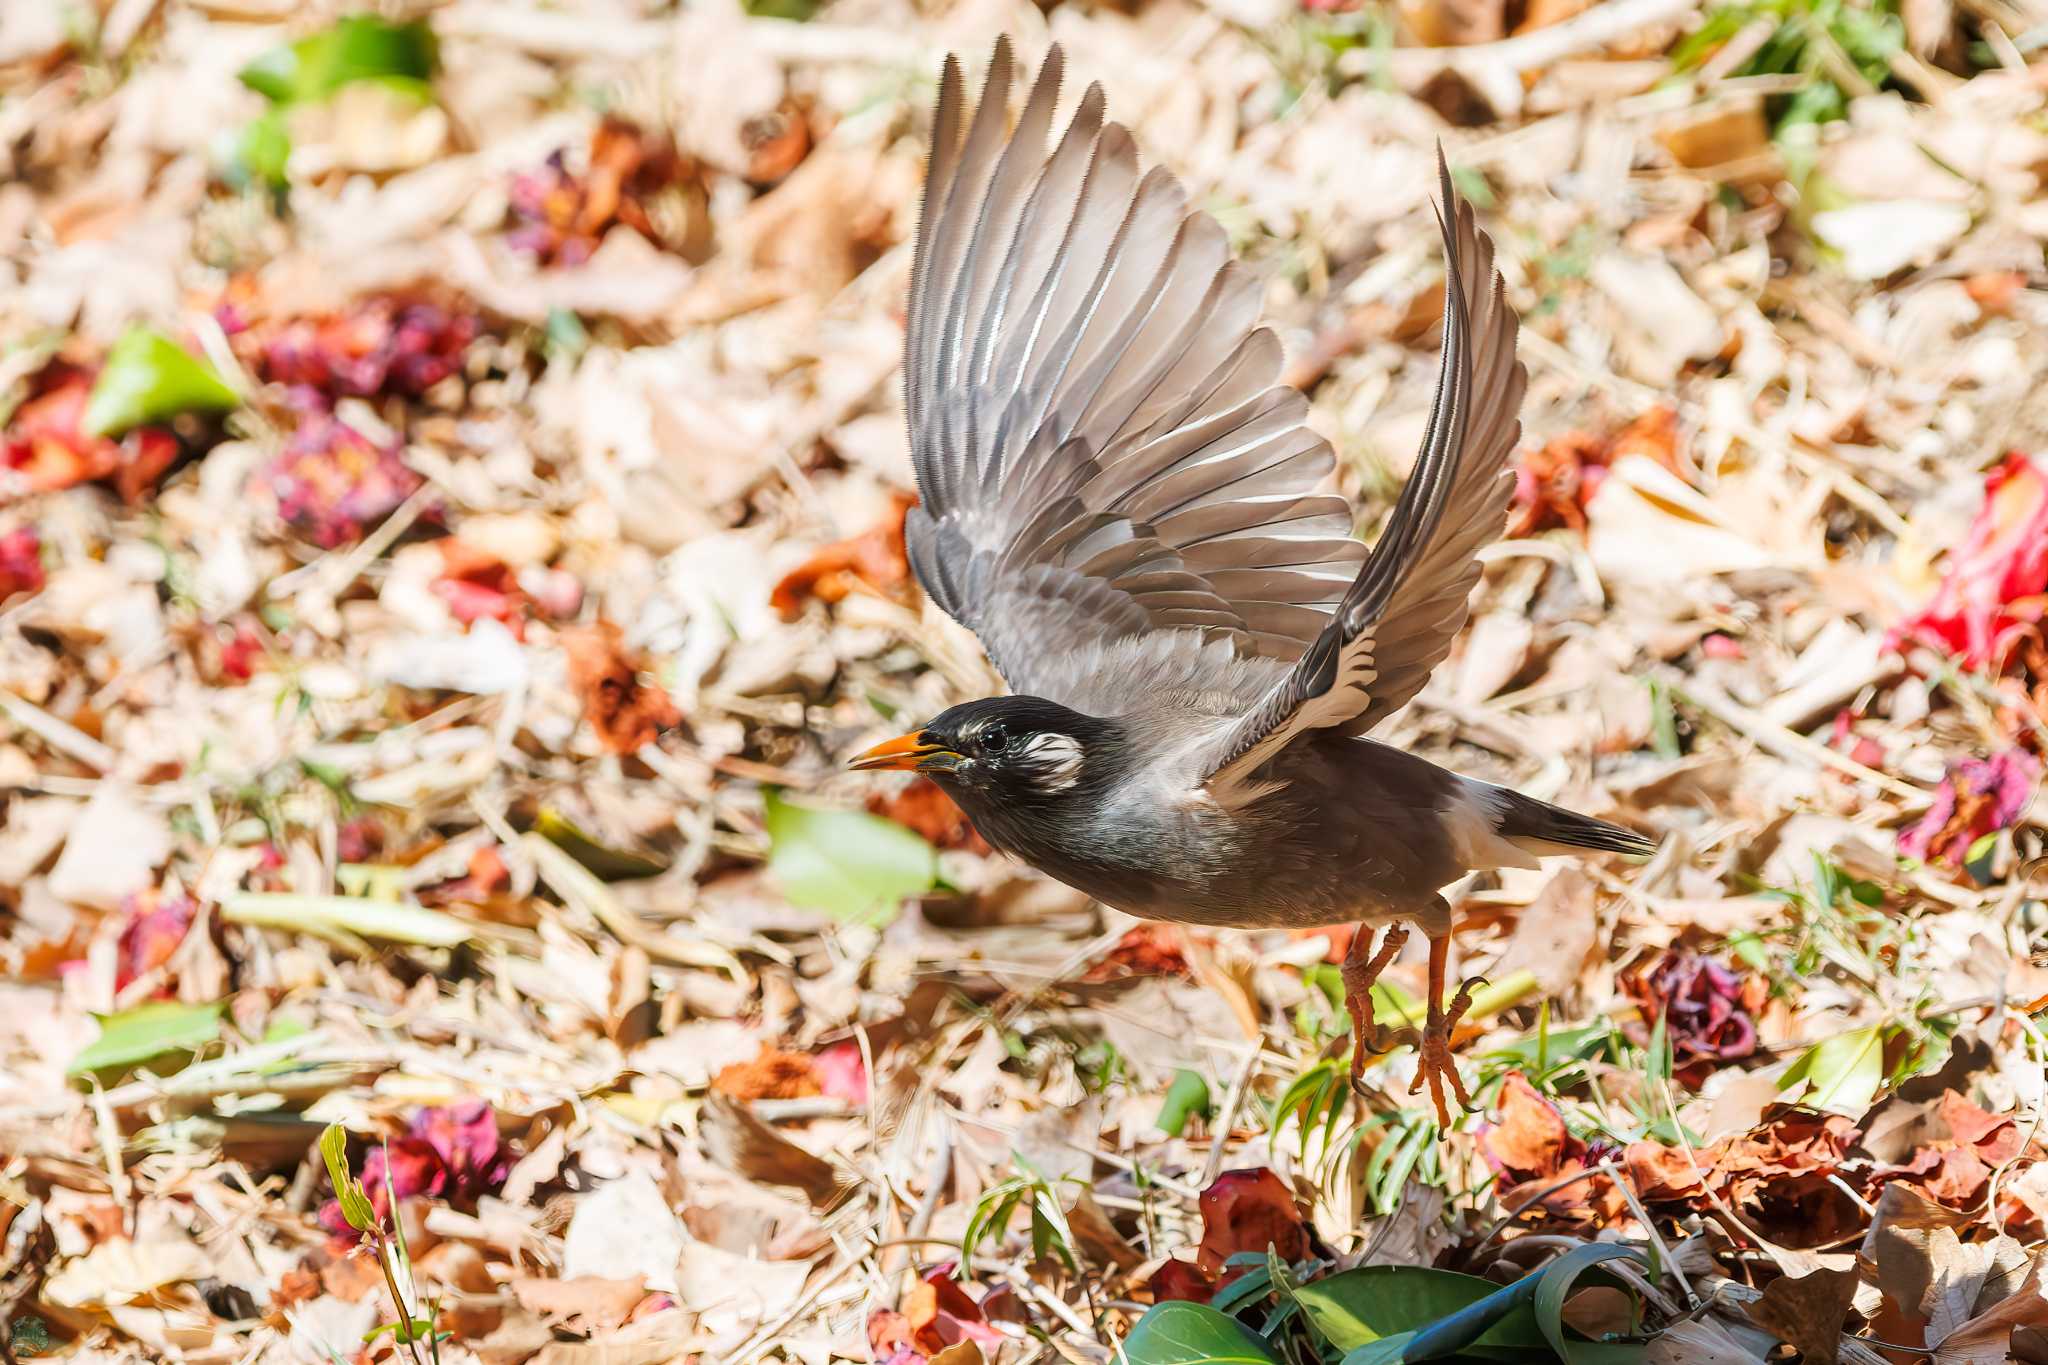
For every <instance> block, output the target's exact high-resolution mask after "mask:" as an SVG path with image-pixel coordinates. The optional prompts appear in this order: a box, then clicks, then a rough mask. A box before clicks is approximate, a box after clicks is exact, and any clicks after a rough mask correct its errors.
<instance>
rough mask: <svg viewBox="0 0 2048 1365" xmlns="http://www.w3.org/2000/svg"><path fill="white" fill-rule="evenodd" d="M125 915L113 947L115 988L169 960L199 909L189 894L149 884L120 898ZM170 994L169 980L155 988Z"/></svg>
mask: <svg viewBox="0 0 2048 1365" xmlns="http://www.w3.org/2000/svg"><path fill="white" fill-rule="evenodd" d="M121 913H122V915H123V916H124V917H125V919H124V923H123V924H122V927H121V937H120V940H119V942H118V943H117V944H116V945H115V949H114V989H115V990H117V991H124V990H127V989H128V987H129V986H131V985H133V984H134V983H135V982H137V981H139V980H141V979H142V978H143V977H145V976H147V975H148V974H149V973H151V972H153V971H155V970H156V969H157V968H159V967H161V966H163V965H164V964H165V963H166V962H169V961H170V960H171V956H172V954H174V953H176V952H177V951H178V945H179V944H180V943H183V942H184V941H185V935H186V933H187V932H188V931H189V930H190V929H191V928H192V920H193V918H194V917H195V916H196V915H197V914H198V913H199V907H198V906H196V905H194V904H193V903H192V901H191V898H190V897H187V896H173V895H166V894H164V892H163V891H162V890H160V889H158V888H155V887H150V888H146V889H144V890H141V891H137V892H136V893H135V894H133V895H131V896H129V897H128V898H127V899H126V900H124V901H122V902H121ZM157 994H158V995H160V996H165V997H168V996H169V995H170V994H171V990H170V986H169V984H168V983H166V984H165V985H163V986H162V987H160V988H159V989H158V991H157Z"/></svg>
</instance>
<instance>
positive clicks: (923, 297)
mask: <svg viewBox="0 0 2048 1365" xmlns="http://www.w3.org/2000/svg"><path fill="white" fill-rule="evenodd" d="M998 50H1000V49H998ZM960 87H961V81H960V63H959V61H958V60H957V59H956V58H954V57H953V55H952V54H951V53H948V54H947V55H946V61H945V65H944V67H943V68H941V70H940V72H939V99H938V104H937V107H936V108H935V109H934V111H933V114H932V153H931V157H930V160H929V162H928V164H927V167H926V171H925V182H924V195H923V197H922V199H921V200H920V201H919V204H918V212H917V246H916V249H915V251H914V252H913V253H912V267H911V274H910V310H909V316H908V317H907V318H906V320H905V325H904V350H905V352H906V353H907V354H908V355H909V357H910V363H909V364H906V365H905V366H904V367H903V384H904V395H903V396H904V409H905V411H906V412H907V413H909V414H910V417H911V420H912V422H919V421H921V420H922V416H923V413H924V400H925V397H926V395H928V394H929V393H930V388H931V386H930V384H929V383H928V382H927V377H926V375H925V369H926V365H927V363H928V361H929V359H930V350H929V348H928V347H927V346H926V345H925V344H924V343H925V341H926V340H927V339H928V338H927V333H928V331H929V321H928V319H929V315H930V311H931V294H930V291H929V289H928V288H927V281H928V280H929V279H930V277H931V271H932V249H931V238H932V231H933V220H934V219H935V218H936V216H937V215H936V214H935V213H934V210H935V209H937V208H940V207H942V206H943V205H944V204H945V201H946V194H947V192H948V190H950V189H951V187H952V182H953V171H954V168H955V167H956V166H957V165H958V164H959V162H958V157H959V153H960Z"/></svg>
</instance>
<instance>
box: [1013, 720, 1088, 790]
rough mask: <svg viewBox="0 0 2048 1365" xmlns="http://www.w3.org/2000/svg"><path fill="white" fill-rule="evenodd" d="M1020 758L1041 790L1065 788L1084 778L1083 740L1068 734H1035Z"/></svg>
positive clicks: (1023, 766)
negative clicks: (1082, 775)
mask: <svg viewBox="0 0 2048 1365" xmlns="http://www.w3.org/2000/svg"><path fill="white" fill-rule="evenodd" d="M1017 759H1018V762H1019V765H1020V766H1021V767H1022V768H1023V769H1024V771H1025V773H1026V774H1027V775H1029V777H1030V779H1031V783H1032V785H1033V786H1035V787H1037V788H1039V789H1040V790H1041V791H1048V792H1063V791H1065V790H1066V789H1067V788H1069V787H1071V786H1073V785H1074V784H1075V783H1076V782H1079V781H1080V780H1081V762H1082V754H1081V744H1080V741H1079V740H1076V739H1074V738H1072V737H1071V736H1068V735H1052V734H1046V735H1033V736H1032V737H1031V738H1030V739H1028V740H1026V741H1025V742H1024V747H1023V748H1021V749H1019V750H1018V751H1017Z"/></svg>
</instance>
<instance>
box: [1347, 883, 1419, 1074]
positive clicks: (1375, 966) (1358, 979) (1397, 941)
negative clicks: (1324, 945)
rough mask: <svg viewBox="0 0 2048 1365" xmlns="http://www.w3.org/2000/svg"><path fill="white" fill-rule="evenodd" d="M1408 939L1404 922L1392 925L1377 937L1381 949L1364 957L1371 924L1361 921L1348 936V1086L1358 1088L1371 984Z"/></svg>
mask: <svg viewBox="0 0 2048 1365" xmlns="http://www.w3.org/2000/svg"><path fill="white" fill-rule="evenodd" d="M1407 941H1408V929H1407V926H1406V925H1401V924H1394V925H1389V926H1388V928H1387V932H1386V936H1385V937H1384V938H1382V939H1381V940H1380V950H1379V951H1378V952H1376V953H1373V954H1372V956H1370V957H1367V956H1366V954H1367V952H1368V951H1369V950H1370V949H1371V947H1372V926H1371V925H1369V924H1361V925H1359V926H1358V932H1356V933H1354V934H1353V935H1352V936H1351V947H1350V948H1349V949H1348V950H1346V952H1345V954H1344V968H1343V971H1344V1008H1345V1009H1346V1010H1347V1011H1348V1012H1349V1013H1350V1015H1351V1086H1352V1089H1354V1090H1355V1089H1357V1088H1358V1086H1359V1085H1360V1084H1361V1082H1360V1080H1359V1078H1360V1076H1361V1075H1363V1074H1364V1071H1365V1054H1366V1039H1367V1037H1369V1036H1370V1035H1371V1034H1372V1032H1373V1022H1372V983H1373V982H1375V981H1377V980H1379V979H1380V973H1381V972H1383V971H1385V970H1386V969H1387V964H1388V963H1389V962H1392V961H1393V960H1394V954H1396V953H1398V952H1400V951H1401V945H1402V944H1404V943H1406V942H1407Z"/></svg>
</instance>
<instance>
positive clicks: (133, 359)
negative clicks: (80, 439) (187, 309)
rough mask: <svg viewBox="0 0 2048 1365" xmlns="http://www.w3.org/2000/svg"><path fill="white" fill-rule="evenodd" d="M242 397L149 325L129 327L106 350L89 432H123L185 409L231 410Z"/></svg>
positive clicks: (88, 407)
mask: <svg viewBox="0 0 2048 1365" xmlns="http://www.w3.org/2000/svg"><path fill="white" fill-rule="evenodd" d="M241 402H242V400H241V398H240V397H239V396H237V395H236V393H235V391H234V390H233V389H231V388H229V387H228V386H227V381H225V380H223V379H222V378H221V377H220V376H219V375H217V374H215V373H214V372H213V367H212V366H210V365H208V364H207V363H206V362H205V361H203V360H198V359H195V358H194V357H193V356H192V355H191V354H190V353H189V352H187V351H186V350H185V348H184V347H182V346H180V345H178V343H177V342H175V341H172V340H171V339H170V338H169V337H167V336H165V335H164V334H163V333H161V332H158V331H154V330H152V329H151V328H148V327H130V328H129V329H128V331H127V332H126V333H125V334H124V335H123V336H122V337H121V339H120V340H119V341H117V342H115V343H114V347H113V349H112V350H110V351H108V352H107V363H106V365H105V366H104V367H103V368H102V369H101V370H100V377H99V378H98V379H97V380H95V381H93V386H92V396H91V397H90V398H88V399H86V403H85V420H84V421H83V422H82V423H81V426H82V427H83V428H84V430H85V433H86V434H87V435H88V436H119V435H121V434H123V433H124V432H127V431H129V430H131V429H132V428H135V427H139V426H143V425H145V424H147V423H150V422H162V421H167V420H169V419H170V418H173V417H176V416H178V415H180V414H181V413H187V412H228V411H230V410H232V409H234V408H237V407H239V406H241Z"/></svg>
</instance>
